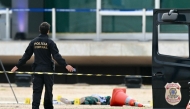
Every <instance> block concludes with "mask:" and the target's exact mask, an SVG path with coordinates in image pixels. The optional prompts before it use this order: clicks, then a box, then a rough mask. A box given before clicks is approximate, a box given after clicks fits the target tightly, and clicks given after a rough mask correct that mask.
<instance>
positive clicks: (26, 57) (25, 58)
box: [16, 42, 33, 68]
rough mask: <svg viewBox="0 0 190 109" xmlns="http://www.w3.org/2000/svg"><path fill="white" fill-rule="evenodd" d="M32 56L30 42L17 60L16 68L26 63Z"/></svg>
mask: <svg viewBox="0 0 190 109" xmlns="http://www.w3.org/2000/svg"><path fill="white" fill-rule="evenodd" d="M32 54H33V44H32V42H30V44H29V45H28V47H27V48H26V50H25V53H24V55H23V56H22V58H21V59H19V61H18V63H17V65H16V67H17V68H19V67H20V66H22V65H24V64H25V63H26V61H28V60H29V59H30V58H31V56H32Z"/></svg>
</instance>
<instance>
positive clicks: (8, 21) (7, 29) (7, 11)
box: [5, 8, 10, 40]
mask: <svg viewBox="0 0 190 109" xmlns="http://www.w3.org/2000/svg"><path fill="white" fill-rule="evenodd" d="M9 14H10V13H9V8H6V37H5V40H10V17H9Z"/></svg>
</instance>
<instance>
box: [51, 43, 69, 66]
mask: <svg viewBox="0 0 190 109" xmlns="http://www.w3.org/2000/svg"><path fill="white" fill-rule="evenodd" d="M49 47H50V51H51V53H52V56H53V59H54V60H55V61H56V62H57V63H58V64H59V65H63V66H65V67H66V66H67V63H66V61H65V59H63V58H62V56H61V55H60V54H59V50H58V48H57V45H56V44H55V43H54V42H53V41H52V42H51V43H50V45H49Z"/></svg>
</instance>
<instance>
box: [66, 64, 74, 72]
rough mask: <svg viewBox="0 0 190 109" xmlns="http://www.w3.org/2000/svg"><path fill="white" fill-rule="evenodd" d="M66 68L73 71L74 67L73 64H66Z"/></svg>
mask: <svg viewBox="0 0 190 109" xmlns="http://www.w3.org/2000/svg"><path fill="white" fill-rule="evenodd" d="M66 69H67V70H68V71H69V72H73V70H74V68H73V67H72V66H71V65H67V66H66Z"/></svg>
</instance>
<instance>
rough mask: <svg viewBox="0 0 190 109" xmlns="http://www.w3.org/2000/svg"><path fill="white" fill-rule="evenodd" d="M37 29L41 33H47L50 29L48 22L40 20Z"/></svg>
mask: <svg viewBox="0 0 190 109" xmlns="http://www.w3.org/2000/svg"><path fill="white" fill-rule="evenodd" d="M39 29H40V33H41V34H48V33H49V30H50V24H49V23H47V22H42V23H41V24H40V27H39Z"/></svg>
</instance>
